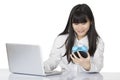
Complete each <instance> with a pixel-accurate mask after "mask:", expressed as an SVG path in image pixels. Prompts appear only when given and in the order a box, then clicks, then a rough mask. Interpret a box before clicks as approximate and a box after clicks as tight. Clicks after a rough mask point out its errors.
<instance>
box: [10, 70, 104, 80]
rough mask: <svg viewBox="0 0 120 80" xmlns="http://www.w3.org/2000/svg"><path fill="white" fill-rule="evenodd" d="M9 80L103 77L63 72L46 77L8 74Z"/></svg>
mask: <svg viewBox="0 0 120 80" xmlns="http://www.w3.org/2000/svg"><path fill="white" fill-rule="evenodd" d="M9 80H103V76H102V75H101V74H100V73H77V72H64V73H63V74H61V75H54V76H46V77H41V76H30V75H20V74H10V75H9Z"/></svg>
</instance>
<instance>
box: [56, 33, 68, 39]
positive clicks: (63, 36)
mask: <svg viewBox="0 0 120 80" xmlns="http://www.w3.org/2000/svg"><path fill="white" fill-rule="evenodd" d="M67 37H68V34H64V35H58V36H57V37H56V39H58V40H66V39H67Z"/></svg>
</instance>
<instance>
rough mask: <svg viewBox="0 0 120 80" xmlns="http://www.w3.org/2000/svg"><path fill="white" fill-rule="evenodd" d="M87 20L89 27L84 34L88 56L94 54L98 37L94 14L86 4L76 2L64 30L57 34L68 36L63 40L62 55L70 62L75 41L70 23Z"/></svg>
mask: <svg viewBox="0 0 120 80" xmlns="http://www.w3.org/2000/svg"><path fill="white" fill-rule="evenodd" d="M88 20H89V21H90V22H91V24H90V28H89V30H88V32H87V34H86V35H87V37H88V41H89V42H88V43H89V50H88V52H89V54H90V56H94V53H95V50H96V46H97V44H96V43H97V40H98V37H99V36H98V34H97V32H96V29H95V22H94V16H93V13H92V11H91V9H90V7H89V6H88V5H87V4H78V5H76V6H75V7H73V9H72V10H71V13H70V15H69V18H68V22H67V25H66V28H65V30H64V31H63V32H62V33H60V34H59V36H60V35H64V34H68V37H67V39H66V41H65V46H66V52H65V54H64V55H63V56H67V60H68V63H70V62H71V58H70V54H71V53H72V47H73V45H74V41H75V32H74V30H73V27H72V23H85V22H87V21H88Z"/></svg>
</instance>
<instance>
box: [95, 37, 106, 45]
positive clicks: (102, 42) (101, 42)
mask: <svg viewBox="0 0 120 80" xmlns="http://www.w3.org/2000/svg"><path fill="white" fill-rule="evenodd" d="M97 44H98V45H102V46H104V41H103V39H102V38H101V37H98V41H97Z"/></svg>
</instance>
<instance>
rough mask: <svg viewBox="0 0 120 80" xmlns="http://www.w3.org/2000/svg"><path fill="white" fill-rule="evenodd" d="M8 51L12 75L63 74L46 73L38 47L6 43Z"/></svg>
mask: <svg viewBox="0 0 120 80" xmlns="http://www.w3.org/2000/svg"><path fill="white" fill-rule="evenodd" d="M6 50H7V56H8V65H9V70H10V72H12V73H19V74H30V75H42V76H46V75H53V74H60V73H61V72H56V71H55V72H50V73H45V71H44V65H43V61H42V60H43V59H42V54H41V48H40V47H39V46H38V45H26V44H12V43H6Z"/></svg>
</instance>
